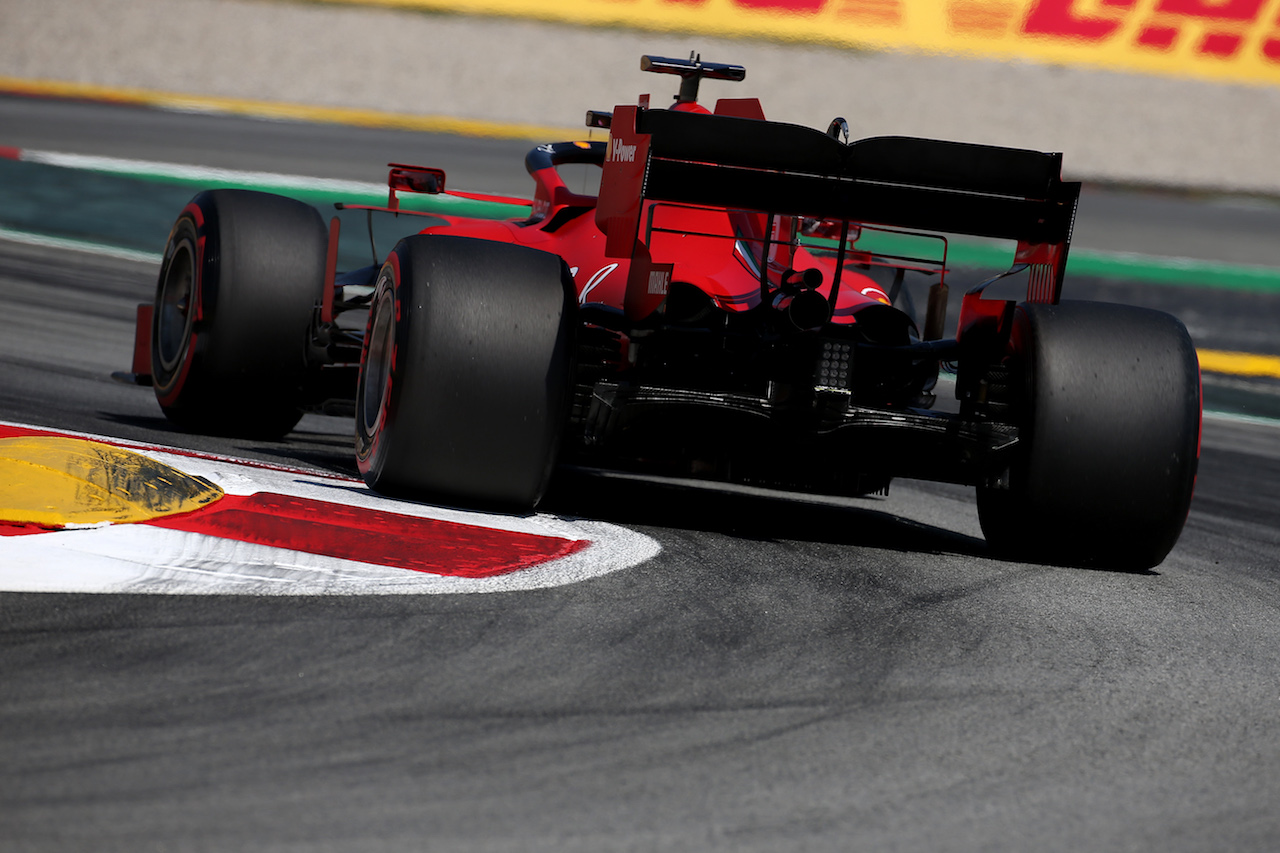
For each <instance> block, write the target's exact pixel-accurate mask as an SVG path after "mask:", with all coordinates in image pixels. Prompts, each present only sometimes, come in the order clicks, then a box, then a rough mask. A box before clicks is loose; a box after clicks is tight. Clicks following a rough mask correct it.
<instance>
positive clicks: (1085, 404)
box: [978, 302, 1200, 571]
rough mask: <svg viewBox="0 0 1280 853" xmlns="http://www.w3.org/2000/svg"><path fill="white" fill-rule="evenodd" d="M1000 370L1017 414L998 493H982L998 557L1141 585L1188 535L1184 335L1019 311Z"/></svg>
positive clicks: (1085, 312) (1196, 388) (1149, 319)
mask: <svg viewBox="0 0 1280 853" xmlns="http://www.w3.org/2000/svg"><path fill="white" fill-rule="evenodd" d="M1011 366H1012V367H1013V375H1014V377H1016V378H1015V382H1018V380H1019V379H1020V382H1019V385H1020V390H1019V391H1018V392H1017V393H1016V402H1018V403H1019V404H1020V405H1021V406H1022V407H1023V411H1024V413H1025V417H1024V419H1023V422H1022V427H1023V439H1022V442H1021V445H1020V455H1019V457H1018V458H1017V460H1016V461H1015V463H1014V464H1013V465H1012V467H1011V470H1010V482H1009V488H1008V489H995V488H979V490H978V517H979V520H980V521H981V523H982V530H983V533H984V534H985V535H986V537H987V541H988V543H989V544H990V545H991V546H992V548H993V549H995V550H996V551H997V552H998V553H1001V554H1003V555H1005V556H1009V557H1014V558H1018V559H1025V560H1029V561H1034V562H1040V563H1049V564H1058V565H1080V566H1094V567H1100V568H1111V569H1122V570H1129V571H1141V570H1144V569H1149V568H1152V567H1154V566H1156V565H1159V563H1160V562H1161V561H1162V560H1164V558H1165V556H1166V555H1167V554H1168V553H1169V551H1170V549H1172V548H1173V546H1174V543H1175V542H1177V540H1178V536H1179V534H1180V533H1181V531H1182V526H1183V523H1184V522H1185V521H1186V517H1187V510H1188V508H1189V506H1190V504H1191V493H1192V490H1193V488H1194V486H1195V476H1196V466H1197V464H1198V459H1199V444H1200V369H1199V363H1198V361H1197V358H1196V352H1195V349H1194V347H1193V346H1192V343H1191V338H1190V337H1189V336H1188V335H1187V331H1186V329H1185V328H1184V327H1183V325H1182V324H1181V323H1180V322H1179V321H1178V320H1177V319H1176V318H1174V317H1171V316H1170V315H1168V314H1164V313H1161V312H1158V311H1151V310H1149V309H1145V308H1135V307H1132V306H1128V305H1111V304H1103V303H1096V302H1063V303H1061V304H1059V305H1041V304H1024V305H1020V306H1018V311H1017V314H1016V318H1015V321H1014V332H1013V339H1012V354H1011Z"/></svg>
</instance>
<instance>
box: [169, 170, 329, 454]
mask: <svg viewBox="0 0 1280 853" xmlns="http://www.w3.org/2000/svg"><path fill="white" fill-rule="evenodd" d="M328 242H329V237H328V230H327V229H326V228H325V226H324V222H323V220H322V219H321V217H320V214H319V212H318V211H316V209H315V208H313V207H311V206H310V205H307V204H303V203H302V202H300V201H295V200H294V199H291V198H284V197H282V196H277V195H270V194H268V193H260V192H250V191H247V190H213V191H211V192H202V193H200V194H199V195H197V196H196V197H195V198H194V199H192V200H191V203H190V204H188V205H187V206H186V208H184V209H183V211H182V213H181V214H180V215H179V216H178V220H177V222H175V223H174V226H173V231H172V232H171V233H170V235H169V242H168V245H166V247H165V252H164V260H163V262H162V263H161V267H160V279H159V281H158V283H157V285H156V298H155V310H154V312H153V314H152V324H151V375H152V380H153V384H154V386H155V392H156V400H157V401H158V402H159V403H160V408H161V410H162V411H163V412H164V413H165V416H166V417H167V418H169V420H170V421H172V422H173V423H175V424H176V425H178V426H179V427H181V428H183V429H185V430H188V431H190V432H203V433H212V434H218V435H233V436H238V437H243V438H266V439H274V438H279V437H281V436H283V435H284V434H285V433H287V432H289V430H291V429H293V427H294V425H295V424H297V422H298V419H299V418H300V417H302V402H303V399H302V398H303V383H304V381H305V377H306V352H307V334H308V331H309V330H310V327H311V322H312V313H313V310H314V307H315V306H316V305H317V304H319V301H320V298H321V295H322V291H323V289H324V273H325V259H326V254H327V248H328Z"/></svg>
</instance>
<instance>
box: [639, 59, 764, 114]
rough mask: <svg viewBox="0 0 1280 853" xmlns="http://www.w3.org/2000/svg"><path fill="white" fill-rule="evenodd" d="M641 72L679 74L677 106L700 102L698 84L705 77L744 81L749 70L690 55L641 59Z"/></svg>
mask: <svg viewBox="0 0 1280 853" xmlns="http://www.w3.org/2000/svg"><path fill="white" fill-rule="evenodd" d="M640 70H641V71H653V72H655V73H658V74H679V75H680V94H678V95H676V103H677V104H693V103H697V101H698V84H699V83H701V82H702V78H703V77H708V78H710V79H712V80H735V81H737V80H742V79H743V78H745V77H746V76H747V69H745V68H743V67H742V66H741V65H724V64H722V63H719V62H703V61H702V55H701V54H698V53H693V52H690V53H689V58H688V59H668V58H667V57H665V56H642V57H640Z"/></svg>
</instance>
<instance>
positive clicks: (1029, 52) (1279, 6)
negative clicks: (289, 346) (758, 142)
mask: <svg viewBox="0 0 1280 853" xmlns="http://www.w3.org/2000/svg"><path fill="white" fill-rule="evenodd" d="M347 2H351V0H347ZM355 2H366V3H368V2H372V3H375V4H377V5H384V6H404V7H413V8H422V9H438V10H446V11H451V12H463V13H477V14H496V15H516V16H521V17H530V18H541V19H544V20H560V21H568V22H572V23H578V24H593V25H608V26H626V27H636V28H641V29H651V30H663V31H678V32H688V33H702V34H709V35H720V36H734V37H753V38H759V37H765V38H770V39H784V40H794V41H809V42H816V43H821V44H828V45H838V46H844V47H856V48H869V49H890V50H909V51H918V52H929V53H945V54H960V55H968V56H976V57H987V58H994V59H1024V60H1032V61H1035V62H1042V63H1056V64H1064V65H1081V66H1090V67H1095V68H1108V69H1113V70H1120V71H1138V72H1145V73H1152V74H1161V75H1166V76H1174V77H1194V78H1200V79H1205V80H1214V81H1219V82H1237V83H1255V84H1268V83H1270V84H1275V83H1280V0H555V2H548V0H355ZM708 59H714V60H717V61H725V60H724V59H723V58H721V57H708ZM728 61H732V57H730V58H729V59H728ZM1011 106H1012V107H1016V105H1011Z"/></svg>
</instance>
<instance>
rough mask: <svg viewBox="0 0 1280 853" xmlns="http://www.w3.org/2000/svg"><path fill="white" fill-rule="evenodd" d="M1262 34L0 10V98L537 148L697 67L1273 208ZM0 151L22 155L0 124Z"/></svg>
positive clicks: (1113, 13) (608, 17)
mask: <svg viewBox="0 0 1280 853" xmlns="http://www.w3.org/2000/svg"><path fill="white" fill-rule="evenodd" d="M480 13H484V14H480ZM550 17H556V18H560V19H562V20H558V21H550V20H547V19H548V18H550ZM1278 20H1280V0H556V2H555V3H547V2H545V0H538V2H537V3H535V2H534V0H379V2H370V0H336V2H301V1H300V0H271V1H270V2H268V0H0V91H8V92H11V93H12V92H18V93H22V92H26V93H31V94H44V95H48V94H59V93H60V94H63V95H66V96H70V97H85V98H89V99H92V100H102V99H106V100H112V99H120V100H125V101H128V102H132V103H143V104H149V105H153V106H160V107H164V108H167V109H175V108H177V109H188V110H192V111H207V112H238V113H241V114H248V115H260V116H269V117H274V118H291V119H301V120H309V121H318V122H330V123H338V124H361V125H365V126H383V127H400V128H405V129H414V130H428V131H433V132H438V133H446V134H461V135H462V136H464V137H469V138H475V137H480V136H490V137H495V138H512V137H520V138H536V139H538V140H539V141H545V140H546V139H548V138H553V137H552V136H551V135H549V134H554V137H558V138H573V137H574V136H585V135H586V134H585V133H584V129H583V128H582V116H583V113H584V111H585V110H586V109H589V108H591V109H609V108H611V107H613V106H614V105H616V104H619V103H634V100H635V98H636V96H637V95H639V94H641V93H646V92H647V93H652V95H653V96H654V103H655V104H662V103H663V99H664V98H667V97H670V96H672V95H674V92H675V89H676V88H677V84H676V83H674V82H673V80H674V78H664V77H655V76H654V75H651V74H644V73H641V71H640V70H639V57H640V55H641V54H642V53H653V54H658V55H665V56H688V55H689V54H690V52H692V51H696V52H698V53H700V54H701V55H702V56H703V57H704V58H705V59H708V60H711V61H718V62H733V63H737V64H741V65H744V66H746V68H747V78H746V80H745V81H744V82H742V83H728V82H722V81H708V82H706V83H705V84H704V86H703V94H704V97H705V98H706V99H707V100H709V101H714V100H715V99H716V98H720V97H747V96H755V97H759V98H760V99H761V101H762V103H763V104H764V108H765V112H766V114H767V115H768V116H769V118H771V119H775V120H779V121H788V122H794V123H797V124H803V125H807V126H809V127H820V128H825V127H826V126H827V124H828V123H829V122H830V120H831V119H832V118H833V117H834V116H844V117H846V118H847V119H848V120H849V122H850V125H851V127H852V130H853V133H854V134H855V135H856V136H859V137H863V136H881V135H906V136H924V137H932V138H942V139H954V140H961V141H966V142H978V143H986V144H993V145H1006V146H1012V147H1020V148H1032V149H1037V150H1043V151H1061V152H1063V154H1064V171H1065V175H1066V176H1067V177H1068V178H1071V179H1078V180H1086V181H1091V182H1095V183H1100V184H1121V185H1127V186H1138V187H1157V188H1167V189H1174V190H1179V191H1186V190H1193V191H1197V192H1212V193H1218V192H1228V193H1247V194H1252V195H1258V196H1280V158H1277V157H1276V155H1275V140H1276V139H1280V59H1278V58H1277V57H1278V56H1280V46H1278V45H1280V42H1278V40H1280V26H1278V25H1277V21H1278ZM569 21H575V22H578V23H570V22H569ZM586 23H592V24H609V25H611V26H594V25H593V26H587V25H584V24H586ZM784 36H789V37H792V39H793V40H785V39H784V38H783V37H784ZM795 39H810V40H795ZM556 128H560V129H561V130H556ZM138 141H139V142H145V140H138ZM3 145H9V146H26V147H42V145H41V143H40V141H39V140H38V139H25V140H21V141H20V140H19V139H17V138H16V134H15V133H14V129H13V128H6V127H5V126H4V122H3V121H0V146H3ZM125 156H131V155H125ZM434 165H439V166H442V167H444V168H446V169H448V168H450V167H451V166H452V164H451V163H450V162H440V163H437V164H434ZM1268 203H1269V202H1268Z"/></svg>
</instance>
